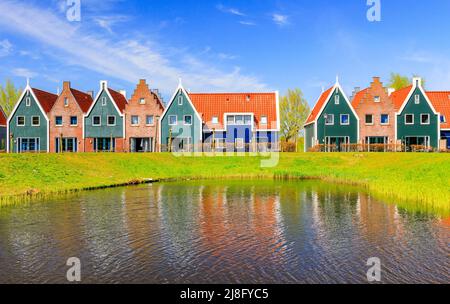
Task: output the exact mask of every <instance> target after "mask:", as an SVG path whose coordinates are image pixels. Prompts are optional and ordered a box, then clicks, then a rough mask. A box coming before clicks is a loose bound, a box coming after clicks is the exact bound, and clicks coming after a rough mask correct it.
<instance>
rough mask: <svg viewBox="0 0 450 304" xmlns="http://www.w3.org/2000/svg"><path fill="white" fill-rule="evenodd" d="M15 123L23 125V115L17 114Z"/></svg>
mask: <svg viewBox="0 0 450 304" xmlns="http://www.w3.org/2000/svg"><path fill="white" fill-rule="evenodd" d="M17 125H18V126H20V127H23V126H25V116H17Z"/></svg>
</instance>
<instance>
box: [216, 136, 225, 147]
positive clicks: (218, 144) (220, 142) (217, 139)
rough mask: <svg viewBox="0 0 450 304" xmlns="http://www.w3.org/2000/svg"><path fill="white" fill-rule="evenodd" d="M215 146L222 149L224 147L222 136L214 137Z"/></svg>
mask: <svg viewBox="0 0 450 304" xmlns="http://www.w3.org/2000/svg"><path fill="white" fill-rule="evenodd" d="M214 141H215V147H216V148H217V149H224V148H225V139H223V138H215V139H214Z"/></svg>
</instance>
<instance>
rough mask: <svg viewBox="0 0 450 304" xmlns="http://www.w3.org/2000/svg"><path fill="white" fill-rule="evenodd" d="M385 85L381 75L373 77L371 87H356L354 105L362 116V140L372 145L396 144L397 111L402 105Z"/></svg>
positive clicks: (359, 115)
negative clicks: (360, 88)
mask: <svg viewBox="0 0 450 304" xmlns="http://www.w3.org/2000/svg"><path fill="white" fill-rule="evenodd" d="M391 97H392V96H390V92H389V89H387V88H385V87H383V83H382V82H381V81H380V78H379V77H373V82H372V83H371V84H370V87H368V88H366V89H364V90H362V91H359V90H358V89H355V92H354V94H353V97H352V106H353V108H354V109H355V111H356V113H357V114H358V117H359V118H360V125H359V128H360V132H359V134H360V142H361V143H363V144H370V145H377V144H379V145H388V144H395V143H396V139H395V113H396V111H397V110H398V108H399V107H400V106H399V105H397V106H396V104H395V102H394V100H393V98H391Z"/></svg>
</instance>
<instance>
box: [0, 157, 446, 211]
mask: <svg viewBox="0 0 450 304" xmlns="http://www.w3.org/2000/svg"><path fill="white" fill-rule="evenodd" d="M260 163H261V159H260V158H256V157H208V156H203V157H175V156H173V155H171V154H64V155H55V154H22V155H17V154H16V155H12V154H10V155H7V154H0V203H1V204H7V203H9V202H11V201H16V202H17V201H21V200H24V199H27V198H28V199H29V198H30V197H33V196H35V195H41V196H45V195H53V194H56V193H64V192H69V191H74V190H83V189H89V188H96V187H107V186H110V185H118V184H124V183H129V182H135V181H143V180H146V179H150V178H151V179H154V180H157V179H186V178H197V179H200V178H217V179H223V178H320V179H323V180H328V181H333V182H340V183H346V184H355V185H360V186H363V187H366V188H367V189H368V190H369V191H371V193H373V194H374V195H376V196H379V197H385V198H389V200H390V201H393V202H395V203H400V202H401V203H403V204H404V205H406V206H409V207H411V208H415V209H416V208H419V209H434V210H439V211H440V212H446V213H450V155H448V154H426V153H424V154H404V153H379V154H361V153H342V154H338V153H336V154H314V153H311V154H310V153H298V154H280V160H279V164H278V165H277V166H276V167H273V168H261V166H260Z"/></svg>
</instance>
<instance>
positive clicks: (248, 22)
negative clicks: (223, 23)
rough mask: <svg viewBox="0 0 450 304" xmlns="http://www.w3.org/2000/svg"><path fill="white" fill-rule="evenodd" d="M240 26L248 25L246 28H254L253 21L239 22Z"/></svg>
mask: <svg viewBox="0 0 450 304" xmlns="http://www.w3.org/2000/svg"><path fill="white" fill-rule="evenodd" d="M239 23H240V24H242V25H248V26H255V25H256V23H255V22H253V21H239Z"/></svg>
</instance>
